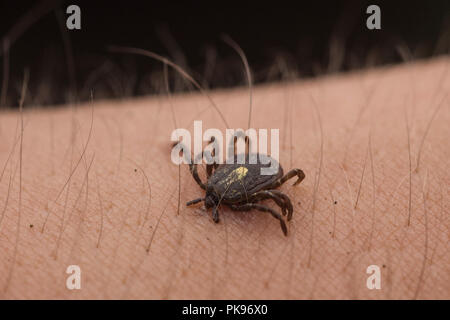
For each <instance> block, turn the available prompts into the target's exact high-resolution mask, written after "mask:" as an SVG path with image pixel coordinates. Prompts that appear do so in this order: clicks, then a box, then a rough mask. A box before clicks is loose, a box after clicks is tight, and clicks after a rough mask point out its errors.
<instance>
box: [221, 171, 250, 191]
mask: <svg viewBox="0 0 450 320" xmlns="http://www.w3.org/2000/svg"><path fill="white" fill-rule="evenodd" d="M247 172H248V169H247V168H246V167H239V168H236V169H234V170H233V171H231V172H230V174H229V175H228V177H227V178H226V179H225V185H226V186H229V185H230V184H232V183H233V182H235V181H239V180H242V179H243V178H244V177H245V176H246V175H247Z"/></svg>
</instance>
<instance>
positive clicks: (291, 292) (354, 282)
mask: <svg viewBox="0 0 450 320" xmlns="http://www.w3.org/2000/svg"><path fill="white" fill-rule="evenodd" d="M449 62H450V61H449V60H448V58H440V59H435V60H430V61H423V62H417V63H414V64H406V65H401V66H392V67H387V68H380V69H372V70H366V71H362V72H358V73H351V74H346V75H335V76H329V77H324V78H318V79H316V80H311V81H302V82H296V83H289V84H282V83H280V84H268V85H263V86H258V87H255V88H254V90H253V110H252V119H251V125H252V127H253V128H256V129H258V128H266V129H271V128H278V129H280V162H281V164H282V166H283V168H284V170H285V171H286V172H287V171H288V170H289V169H291V168H300V169H302V170H303V171H304V172H305V174H306V178H305V180H304V181H303V182H302V183H301V184H299V185H297V186H295V187H293V186H292V183H293V182H294V181H295V179H293V180H291V181H289V182H287V183H285V184H284V185H283V186H281V187H280V188H279V189H280V190H281V191H283V192H284V193H286V194H287V195H288V196H289V197H290V198H291V200H292V202H293V205H294V216H293V219H292V221H291V222H289V223H288V230H289V233H288V237H285V236H284V235H283V233H282V232H281V230H280V225H279V223H278V221H277V220H275V219H274V218H273V217H271V216H270V214H268V213H264V212H259V211H254V210H253V211H250V212H234V211H231V210H230V209H228V208H226V207H225V206H221V208H220V217H221V221H220V223H219V224H215V223H213V222H212V219H211V210H209V211H205V210H204V209H202V206H201V205H198V206H194V207H186V206H185V203H186V201H188V200H191V199H195V198H198V197H203V196H204V191H203V190H202V189H201V188H200V187H199V186H198V185H197V184H196V183H195V181H194V180H193V178H192V176H191V175H190V173H189V170H188V167H187V165H182V166H181V167H180V168H179V167H178V166H176V165H174V164H173V163H172V162H171V161H170V152H171V146H172V142H171V141H170V134H171V132H172V130H173V129H174V127H175V126H174V122H176V123H177V126H178V127H182V128H186V129H188V130H190V131H191V133H193V132H192V131H193V127H192V126H193V121H194V120H202V121H203V131H205V130H206V129H208V128H218V129H221V130H223V132H225V128H226V127H225V125H224V123H223V121H222V119H221V118H220V116H219V115H218V114H217V112H216V111H215V110H214V108H212V107H211V104H210V102H209V101H208V99H206V98H205V96H203V95H201V94H197V93H192V94H183V95H172V96H171V98H167V97H166V96H164V95H161V96H158V97H151V98H143V99H134V100H126V101H122V102H113V101H95V97H94V102H93V104H86V105H78V106H68V107H65V108H54V109H53V108H50V109H49V108H47V109H41V108H32V109H25V111H24V112H23V136H21V121H20V113H19V112H17V111H2V112H1V113H0V252H1V255H0V298H5V299H17V298H24V299H30V298H50V299H80V298H117V299H130V298H137V299H147V298H150V299H188V298H193V299H198V298H204V299H220V298H222V299H309V298H313V299H318V298H327V299H415V298H417V299H431V298H438V299H448V298H449V297H450V254H449V252H450V250H449V249H450V248H449V243H450V241H449V237H450V221H449V215H448V212H449V210H450V202H449V192H450V190H449V186H450V175H449V172H448V167H449V158H450V145H449V139H448V137H450V129H449V126H448V123H450V112H449V111H450V103H449V97H448V96H447V93H448V88H450V77H449V73H448V72H447V69H448V64H449ZM32 76H33V75H30V81H31V79H32ZM210 94H211V97H212V98H213V100H214V101H215V103H216V104H217V105H218V107H219V108H220V110H221V112H222V113H223V115H224V117H225V118H226V120H227V122H228V124H229V125H230V126H231V128H244V129H245V128H247V124H248V117H247V115H248V90H246V89H245V88H242V89H236V90H227V91H217V92H212V93H210ZM172 107H173V111H174V113H172V111H171V110H172ZM199 172H200V175H201V177H202V179H205V170H204V166H203V167H202V168H199ZM20 173H21V174H20ZM179 177H180V178H181V179H180V180H179ZM179 182H180V183H179ZM20 185H21V186H22V188H21V196H20V197H19V186H20ZM179 186H180V189H178V188H179ZM19 202H20V205H19ZM263 203H264V204H267V205H268V206H270V207H272V208H275V209H276V210H277V211H278V210H279V208H278V207H277V206H276V205H275V204H274V203H273V202H272V201H271V200H265V201H264V202H263ZM18 226H19V228H18ZM71 265H77V266H79V267H80V269H81V289H80V290H69V289H67V287H66V279H67V277H68V276H69V274H67V273H66V270H67V268H68V266H71ZM371 265H375V266H378V267H379V268H380V273H381V289H379V290H377V289H374V290H369V289H368V288H367V285H366V282H367V278H368V277H369V276H370V275H371V273H367V268H368V267H369V266H371Z"/></svg>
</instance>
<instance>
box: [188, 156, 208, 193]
mask: <svg viewBox="0 0 450 320" xmlns="http://www.w3.org/2000/svg"><path fill="white" fill-rule="evenodd" d="M201 157H203V154H202V153H200V154H199V155H197V157H196V158H195V159H199V158H200V159H201ZM196 162H197V161H195V160H194V162H193V163H190V164H189V171H191V174H192V177H194V180H195V182H197V184H198V185H199V186H200V187H201V188H202V189H203V190H206V185H205V184H204V183H203V182H202V180H201V179H200V177H199V175H198V171H197V164H195V163H196Z"/></svg>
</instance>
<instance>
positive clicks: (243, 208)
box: [229, 203, 287, 236]
mask: <svg viewBox="0 0 450 320" xmlns="http://www.w3.org/2000/svg"><path fill="white" fill-rule="evenodd" d="M229 207H230V209H231V210H234V211H249V210H252V209H256V210H259V211H263V212H269V213H270V214H271V215H272V216H273V217H274V218H275V219H277V220H278V221H280V226H281V230H283V233H284V235H285V236H287V227H286V223H285V222H284V220H283V218H282V217H281V215H280V214H279V213H278V212H276V211H275V210H273V209H272V208H269V207H267V206H264V205H262V204H257V203H247V204H243V205H230V206H229Z"/></svg>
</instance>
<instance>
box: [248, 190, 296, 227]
mask: <svg viewBox="0 0 450 320" xmlns="http://www.w3.org/2000/svg"><path fill="white" fill-rule="evenodd" d="M265 199H272V200H273V201H275V203H276V204H277V205H278V206H279V207H280V208H281V209H282V210H283V215H284V216H285V215H286V214H287V215H288V220H290V218H292V212H293V210H294V209H293V207H292V203H291V201H290V200H289V198H288V197H287V196H286V195H285V194H284V193H282V192H280V191H278V190H262V191H259V192H257V193H255V194H253V196H252V198H251V202H256V201H258V200H265Z"/></svg>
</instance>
